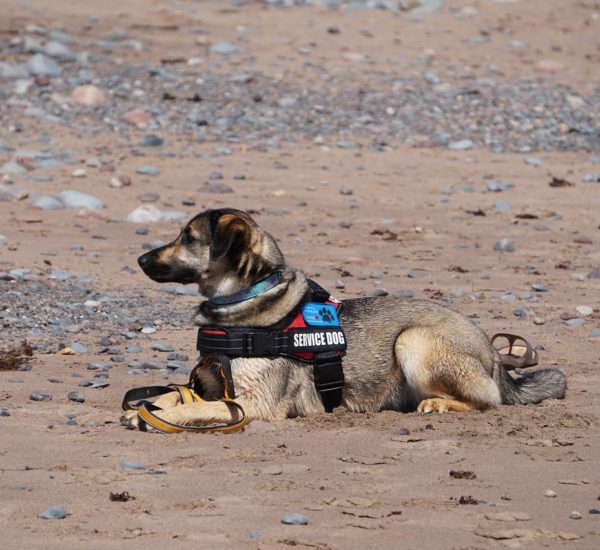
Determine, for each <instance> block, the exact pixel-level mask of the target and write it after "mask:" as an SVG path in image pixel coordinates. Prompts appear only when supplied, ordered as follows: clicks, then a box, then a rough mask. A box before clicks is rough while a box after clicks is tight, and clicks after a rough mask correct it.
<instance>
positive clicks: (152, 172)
mask: <svg viewBox="0 0 600 550" xmlns="http://www.w3.org/2000/svg"><path fill="white" fill-rule="evenodd" d="M136 172H137V173H138V174H142V175H143V176H158V175H159V174H160V170H159V169H158V168H157V167H156V166H150V165H146V166H140V167H139V168H137V169H136Z"/></svg>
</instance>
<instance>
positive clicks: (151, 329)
mask: <svg viewBox="0 0 600 550" xmlns="http://www.w3.org/2000/svg"><path fill="white" fill-rule="evenodd" d="M155 332H156V329H155V328H154V327H144V328H142V330H141V333H142V334H154V333H155Z"/></svg>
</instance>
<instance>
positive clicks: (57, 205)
mask: <svg viewBox="0 0 600 550" xmlns="http://www.w3.org/2000/svg"><path fill="white" fill-rule="evenodd" d="M31 206H33V207H34V208H40V209H41V210H64V208H65V205H64V204H63V203H62V201H60V200H58V199H57V198H56V197H53V196H51V195H42V196H41V197H38V198H37V199H35V200H34V201H33V202H32V203H31Z"/></svg>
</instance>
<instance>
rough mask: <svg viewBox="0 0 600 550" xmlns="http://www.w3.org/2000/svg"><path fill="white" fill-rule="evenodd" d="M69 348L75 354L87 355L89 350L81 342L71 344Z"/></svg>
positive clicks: (68, 345)
mask: <svg viewBox="0 0 600 550" xmlns="http://www.w3.org/2000/svg"><path fill="white" fill-rule="evenodd" d="M67 347H69V348H71V349H72V350H73V351H74V352H75V353H86V352H87V348H86V347H85V346H84V345H83V344H80V343H79V342H69V344H67Z"/></svg>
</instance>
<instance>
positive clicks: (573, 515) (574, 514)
mask: <svg viewBox="0 0 600 550" xmlns="http://www.w3.org/2000/svg"><path fill="white" fill-rule="evenodd" d="M569 518H570V519H581V513H580V512H578V511H577V510H573V511H572V512H571V513H570V514H569Z"/></svg>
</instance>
